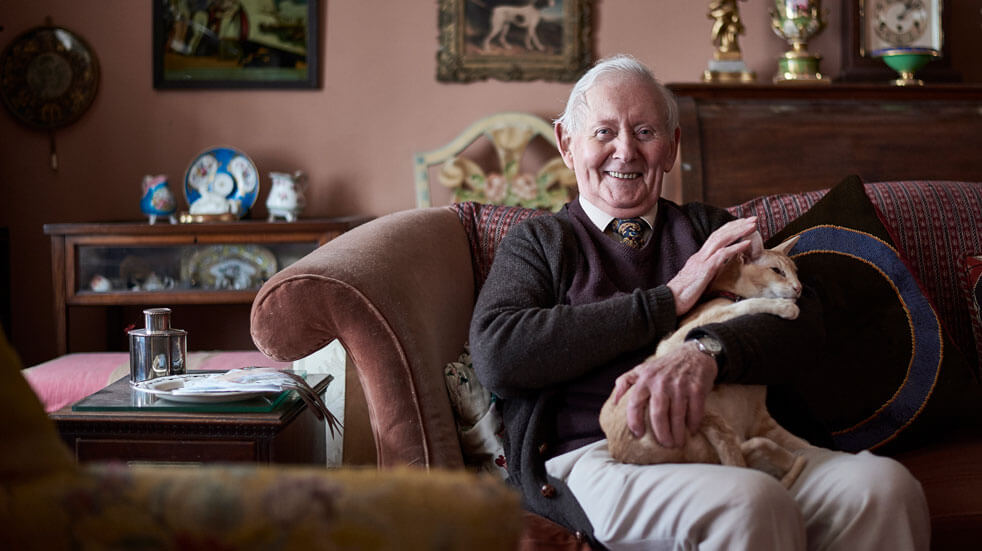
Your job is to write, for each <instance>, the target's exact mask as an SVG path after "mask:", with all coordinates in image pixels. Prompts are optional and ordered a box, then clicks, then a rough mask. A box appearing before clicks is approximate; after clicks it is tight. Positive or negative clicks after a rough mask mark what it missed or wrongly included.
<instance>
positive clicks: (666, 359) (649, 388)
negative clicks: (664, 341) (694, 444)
mask: <svg viewBox="0 0 982 551" xmlns="http://www.w3.org/2000/svg"><path fill="white" fill-rule="evenodd" d="M716 373H717V368H716V361H715V360H713V359H712V358H711V357H709V356H708V355H706V354H704V353H702V352H700V351H699V349H698V348H697V347H696V344H695V341H688V342H686V343H685V344H684V345H683V346H681V347H679V348H677V349H675V350H673V351H672V352H670V353H668V354H666V355H664V356H662V357H660V358H658V359H648V360H646V361H645V362H644V363H642V364H641V365H638V366H637V367H635V368H634V369H632V370H630V371H628V372H627V373H624V374H623V375H621V376H620V377H618V378H617V381H616V383H615V385H614V403H617V402H618V401H619V400H620V399H621V397H622V396H623V395H624V393H625V392H627V390H628V389H629V388H631V387H632V386H633V387H635V388H634V392H632V393H631V395H630V396H629V397H628V399H627V400H628V401H627V427H628V428H629V429H630V430H631V432H632V433H633V434H634V435H635V436H636V437H638V438H640V437H641V436H643V435H644V433H645V431H646V425H645V418H644V412H645V409H647V410H648V416H649V419H650V421H651V427H652V429H653V431H654V436H655V440H657V441H658V443H659V444H660V445H662V446H664V447H666V448H675V447H680V446H683V445H684V444H685V439H686V432H693V433H694V432H696V431H697V430H698V429H699V425H700V424H701V423H702V416H703V413H705V405H706V396H707V395H708V394H709V391H711V390H712V389H713V381H714V380H715V379H716Z"/></svg>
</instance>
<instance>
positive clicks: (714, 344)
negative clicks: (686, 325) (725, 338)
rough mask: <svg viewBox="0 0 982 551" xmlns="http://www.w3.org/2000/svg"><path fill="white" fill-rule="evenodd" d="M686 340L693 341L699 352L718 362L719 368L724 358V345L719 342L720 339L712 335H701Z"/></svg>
mask: <svg viewBox="0 0 982 551" xmlns="http://www.w3.org/2000/svg"><path fill="white" fill-rule="evenodd" d="M686 340H687V341H693V342H694V343H695V344H696V348H697V349H698V350H699V352H702V353H703V354H705V355H707V356H709V357H710V358H712V359H713V361H715V362H716V365H717V367H718V366H719V365H720V363H721V361H722V356H723V343H721V342H719V339H717V338H716V337H713V336H711V335H700V336H698V337H690V338H688V339H686Z"/></svg>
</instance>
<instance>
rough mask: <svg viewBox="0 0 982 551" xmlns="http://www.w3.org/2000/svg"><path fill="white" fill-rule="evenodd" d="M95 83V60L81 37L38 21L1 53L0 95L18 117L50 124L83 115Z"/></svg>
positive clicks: (31, 122) (49, 126)
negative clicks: (38, 25)
mask: <svg viewBox="0 0 982 551" xmlns="http://www.w3.org/2000/svg"><path fill="white" fill-rule="evenodd" d="M98 88H99V62H98V60H97V59H96V56H95V53H94V52H93V51H92V48H90V47H89V45H88V44H86V43H85V41H84V40H82V39H81V38H79V37H78V36H77V35H75V34H74V33H72V32H71V31H69V30H67V29H65V28H63V27H54V26H42V27H35V28H33V29H30V30H28V31H26V32H24V33H23V34H21V35H20V36H18V37H17V38H15V39H14V40H13V41H12V42H11V43H10V44H8V45H7V47H6V48H5V49H4V51H3V54H2V55H0V98H2V99H3V104H4V106H5V107H6V108H7V110H9V111H10V112H11V114H13V115H14V117H16V118H17V119H18V120H20V121H21V122H23V123H25V124H27V125H30V126H32V127H35V128H39V129H42V130H52V129H55V128H59V127H62V126H66V125H69V124H71V123H73V122H75V121H76V120H77V119H78V118H79V117H81V116H82V113H84V112H85V111H86V110H87V109H88V108H89V106H90V105H91V104H92V100H93V99H95V95H96V91H97V90H98Z"/></svg>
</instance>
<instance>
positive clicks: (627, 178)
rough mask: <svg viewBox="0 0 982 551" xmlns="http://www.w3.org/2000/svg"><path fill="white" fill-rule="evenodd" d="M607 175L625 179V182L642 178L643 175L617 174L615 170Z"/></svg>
mask: <svg viewBox="0 0 982 551" xmlns="http://www.w3.org/2000/svg"><path fill="white" fill-rule="evenodd" d="M607 174H610V175H611V176H613V177H614V178H623V179H625V180H631V179H634V178H637V177H639V176H641V174H640V173H638V172H617V171H614V170H608V171H607Z"/></svg>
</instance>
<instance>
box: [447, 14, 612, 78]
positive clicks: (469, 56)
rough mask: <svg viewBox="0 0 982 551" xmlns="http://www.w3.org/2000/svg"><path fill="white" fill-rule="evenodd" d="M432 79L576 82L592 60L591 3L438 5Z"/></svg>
mask: <svg viewBox="0 0 982 551" xmlns="http://www.w3.org/2000/svg"><path fill="white" fill-rule="evenodd" d="M439 10H440V13H439V26H440V50H439V52H438V54H437V79H438V80H441V81H445V82H471V81H475V80H485V79H488V78H495V79H498V80H539V79H541V80H553V81H562V82H572V81H575V80H576V79H577V78H579V76H580V75H581V74H583V72H584V71H585V70H586V69H587V68H588V67H589V66H590V63H591V62H592V61H593V55H592V48H591V36H590V29H591V4H590V0H440V7H439Z"/></svg>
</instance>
